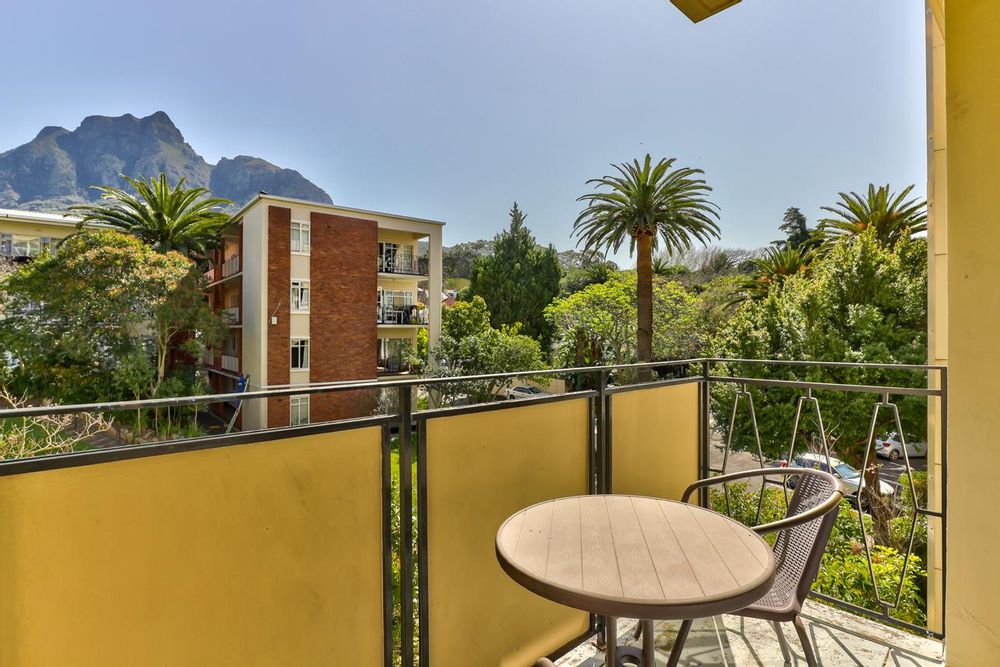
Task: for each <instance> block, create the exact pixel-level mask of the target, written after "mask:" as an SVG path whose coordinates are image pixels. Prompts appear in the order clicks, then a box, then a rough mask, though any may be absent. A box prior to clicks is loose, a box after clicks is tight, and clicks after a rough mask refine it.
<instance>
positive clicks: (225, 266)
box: [222, 255, 240, 278]
mask: <svg viewBox="0 0 1000 667" xmlns="http://www.w3.org/2000/svg"><path fill="white" fill-rule="evenodd" d="M239 272H240V256H239V255H232V256H230V257H229V258H228V259H226V261H224V262H223V263H222V277H223V278H228V277H229V276H232V275H234V274H237V273H239Z"/></svg>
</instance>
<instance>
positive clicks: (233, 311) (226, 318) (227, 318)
mask: <svg viewBox="0 0 1000 667" xmlns="http://www.w3.org/2000/svg"><path fill="white" fill-rule="evenodd" d="M219 316H220V317H221V318H222V321H223V322H225V323H226V324H229V325H235V324H239V323H240V307H239V306H230V307H229V308H223V309H222V310H221V311H219Z"/></svg>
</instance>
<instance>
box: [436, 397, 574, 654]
mask: <svg viewBox="0 0 1000 667" xmlns="http://www.w3.org/2000/svg"><path fill="white" fill-rule="evenodd" d="M588 403H589V401H588V399H583V398H581V399H576V400H568V401H563V402H558V403H549V404H546V405H534V406H523V407H517V408H509V409H503V410H497V411H492V412H483V413H478V414H476V413H473V414H466V415H459V416H455V417H438V418H434V419H430V420H428V422H427V508H428V512H427V519H428V535H427V540H428V559H429V561H428V589H429V599H430V617H429V631H430V663H431V664H432V665H434V667H451V666H456V667H458V666H461V667H465V666H467V665H472V664H475V665H483V666H484V667H485V666H487V665H490V666H492V665H501V666H506V667H524V666H525V665H531V664H533V663H534V661H535V660H536V659H537V658H539V657H541V656H544V655H548V654H549V653H551V652H552V651H554V650H556V649H557V648H559V647H560V646H562V645H563V644H565V643H566V642H568V641H569V640H571V639H573V638H574V637H576V636H578V635H580V634H581V633H583V632H584V630H585V629H586V628H587V625H588V623H589V616H588V615H587V614H586V613H584V612H581V611H575V610H572V609H569V608H568V607H563V606H561V605H558V604H555V603H554V602H549V601H547V600H545V599H543V598H541V597H539V596H537V595H534V594H533V593H530V592H528V591H527V590H526V589H524V588H521V587H520V586H519V585H517V584H516V583H514V582H513V581H512V580H511V579H510V578H509V577H508V576H507V575H506V574H504V572H503V570H501V569H500V566H499V564H497V559H496V552H495V544H496V543H495V540H496V533H497V530H498V529H499V528H500V524H501V523H502V522H503V521H504V519H506V518H507V517H508V516H510V515H511V514H513V513H514V512H516V511H518V510H520V509H523V508H525V507H527V506H529V505H532V504H534V503H537V502H540V501H542V500H546V499H549V498H558V497H561V496H570V495H579V494H584V493H587V450H588V444H589V440H590V434H589V428H588V423H589V410H588Z"/></svg>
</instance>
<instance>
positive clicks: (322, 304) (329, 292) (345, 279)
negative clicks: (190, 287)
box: [272, 212, 378, 422]
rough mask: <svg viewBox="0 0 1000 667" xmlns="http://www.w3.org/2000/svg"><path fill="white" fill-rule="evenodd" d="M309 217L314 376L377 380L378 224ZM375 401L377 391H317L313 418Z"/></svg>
mask: <svg viewBox="0 0 1000 667" xmlns="http://www.w3.org/2000/svg"><path fill="white" fill-rule="evenodd" d="M310 222H311V223H312V250H311V257H310V262H309V267H310V269H309V272H310V280H311V284H312V294H313V297H312V304H311V305H310V315H309V336H310V339H311V341H310V344H311V348H312V350H311V355H312V356H311V360H310V372H309V378H310V381H311V382H336V381H342V380H371V379H375V377H376V356H377V353H378V334H377V331H376V323H375V294H376V291H377V287H378V277H377V273H376V270H375V269H376V257H377V253H378V224H377V223H376V222H375V221H374V220H364V219H361V218H350V217H345V216H340V215H330V214H327V213H317V212H313V213H312V214H311V216H310ZM272 276H273V274H272ZM272 279H273V278H272ZM286 335H287V334H286ZM286 357H287V354H286ZM286 363H287V362H286ZM374 402H375V395H374V391H373V390H366V391H363V392H336V393H329V394H314V395H313V397H312V399H311V400H310V403H311V405H310V421H312V422H322V421H330V420H333V419H345V418H348V417H358V416H363V415H368V414H370V413H371V410H372V408H373V407H374Z"/></svg>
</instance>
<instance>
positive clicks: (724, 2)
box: [670, 0, 740, 23]
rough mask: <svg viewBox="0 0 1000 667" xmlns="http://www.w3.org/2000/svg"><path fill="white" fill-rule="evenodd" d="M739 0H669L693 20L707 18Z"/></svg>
mask: <svg viewBox="0 0 1000 667" xmlns="http://www.w3.org/2000/svg"><path fill="white" fill-rule="evenodd" d="M739 1H740V0H670V2H671V3H673V5H674V7H676V8H677V9H679V10H681V11H682V12H684V16H686V17H688V18H689V19H691V20H692V21H693V22H695V23H697V22H698V21H701V20H704V19H707V18H708V17H709V16H712V15H713V14H718V13H719V12H721V11H722V10H723V9H728V8H729V7H732V6H733V5H735V4H736V3H738V2H739Z"/></svg>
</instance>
